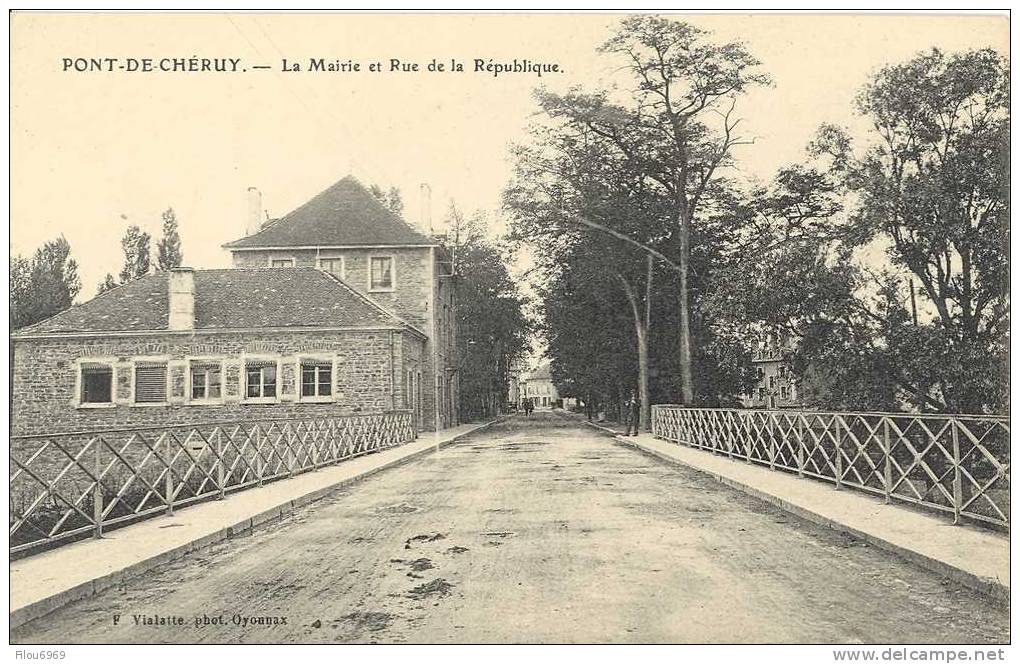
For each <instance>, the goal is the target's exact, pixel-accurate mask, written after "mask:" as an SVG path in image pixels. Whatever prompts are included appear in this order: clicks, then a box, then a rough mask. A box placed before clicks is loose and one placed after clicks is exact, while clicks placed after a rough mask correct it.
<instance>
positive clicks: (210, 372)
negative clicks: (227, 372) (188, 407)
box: [191, 362, 222, 401]
mask: <svg viewBox="0 0 1020 664" xmlns="http://www.w3.org/2000/svg"><path fill="white" fill-rule="evenodd" d="M221 385H222V373H221V369H220V365H219V363H218V362H192V363H191V398H192V400H193V401H201V400H203V399H219V398H220V396H221V395H222V391H221V390H222V387H221Z"/></svg>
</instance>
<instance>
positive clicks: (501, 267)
mask: <svg viewBox="0 0 1020 664" xmlns="http://www.w3.org/2000/svg"><path fill="white" fill-rule="evenodd" d="M449 215H450V218H449V219H448V223H450V225H451V226H453V227H456V228H458V230H459V231H460V232H459V233H458V234H457V236H456V237H454V238H450V239H448V240H447V247H446V248H447V251H448V252H449V253H450V255H451V257H452V256H454V255H455V256H456V269H457V275H458V276H457V286H456V288H457V353H458V354H457V357H458V361H459V365H458V367H457V371H458V373H459V381H460V393H461V402H460V408H461V415H462V417H463V418H464V419H472V418H475V417H480V416H491V415H493V414H495V413H497V412H498V411H499V410H501V409H502V408H504V407H505V405H506V404H505V401H506V396H507V392H508V389H509V376H510V367H511V365H512V364H513V363H514V361H515V360H516V359H518V358H520V357H521V356H522V355H523V354H524V352H525V349H526V347H527V341H528V335H529V332H530V330H529V325H528V321H527V319H526V318H525V316H524V312H523V307H524V300H523V298H521V296H520V295H519V294H518V292H517V287H516V285H515V284H514V281H513V279H512V278H511V277H510V273H509V271H508V270H507V267H506V256H505V255H503V254H501V253H500V251H499V250H498V249H497V248H496V245H495V244H494V243H492V242H489V241H488V240H486V239H485V236H484V232H483V230H484V226H483V220H482V218H481V216H480V215H478V214H476V215H475V216H474V217H473V218H472V219H471V220H469V221H467V222H464V220H463V218H462V216H461V213H460V212H459V211H458V210H457V208H456V206H455V205H453V204H452V203H451V207H450V213H449ZM451 240H452V243H451Z"/></svg>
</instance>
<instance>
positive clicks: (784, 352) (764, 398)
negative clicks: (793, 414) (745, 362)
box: [742, 337, 801, 409]
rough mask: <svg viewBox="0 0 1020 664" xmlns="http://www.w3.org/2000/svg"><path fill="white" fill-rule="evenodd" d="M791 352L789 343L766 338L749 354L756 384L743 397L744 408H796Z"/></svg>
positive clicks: (795, 384)
mask: <svg viewBox="0 0 1020 664" xmlns="http://www.w3.org/2000/svg"><path fill="white" fill-rule="evenodd" d="M792 352H793V349H792V348H791V347H790V344H789V343H788V342H785V341H782V340H777V339H776V338H773V337H769V338H766V339H765V340H764V341H763V342H761V343H759V344H757V345H756V346H755V348H754V349H753V350H752V352H751V366H752V367H753V368H754V372H755V378H756V382H755V385H754V387H753V388H752V390H751V393H750V394H746V395H744V397H743V399H742V400H743V403H744V406H745V407H746V408H766V409H774V408H799V407H800V405H801V403H800V398H799V396H798V394H797V381H796V380H795V378H794V375H793V364H792V362H791V360H790V358H791V355H792Z"/></svg>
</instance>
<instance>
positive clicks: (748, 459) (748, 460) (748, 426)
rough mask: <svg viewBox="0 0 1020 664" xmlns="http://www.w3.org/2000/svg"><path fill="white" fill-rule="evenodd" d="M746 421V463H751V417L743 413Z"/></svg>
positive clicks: (742, 415)
mask: <svg viewBox="0 0 1020 664" xmlns="http://www.w3.org/2000/svg"><path fill="white" fill-rule="evenodd" d="M741 417H742V418H743V420H744V462H745V463H751V424H750V421H751V416H749V415H747V414H746V413H742V414H741Z"/></svg>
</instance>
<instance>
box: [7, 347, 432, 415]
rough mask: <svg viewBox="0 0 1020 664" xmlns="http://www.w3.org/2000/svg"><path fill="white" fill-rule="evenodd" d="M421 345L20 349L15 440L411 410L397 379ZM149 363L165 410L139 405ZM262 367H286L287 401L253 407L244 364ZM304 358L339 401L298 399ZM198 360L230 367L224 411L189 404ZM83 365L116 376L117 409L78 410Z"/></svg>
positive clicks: (281, 396)
mask: <svg viewBox="0 0 1020 664" xmlns="http://www.w3.org/2000/svg"><path fill="white" fill-rule="evenodd" d="M408 342H410V343H408ZM421 343H422V342H421V340H420V338H419V337H417V336H412V335H409V334H408V333H407V332H403V331H400V330H379V331H347V332H279V333H264V334H260V333H258V332H247V333H244V334H226V333H203V332H196V333H194V334H173V333H165V334H162V335H159V336H146V337H92V338H77V339H69V338H60V339H56V338H49V339H19V340H16V341H15V344H14V366H13V384H12V399H11V430H12V434H14V435H19V434H32V433H53V432H60V431H76V430H90V429H98V428H109V427H129V426H159V425H165V424H186V423H194V422H208V421H223V420H252V419H261V418H284V417H324V416H335V415H346V414H353V413H378V412H385V411H389V410H394V409H402V408H403V402H404V397H403V381H400V380H396V378H395V376H397V375H398V374H399V372H400V371H401V367H404V366H405V365H406V361H405V359H404V358H403V357H402V353H403V349H404V348H405V347H414V346H418V347H420V346H421ZM419 354H420V351H419ZM140 358H146V359H147V360H149V361H153V360H155V361H160V362H162V361H164V360H165V361H166V362H167V373H168V380H167V383H168V390H167V403H166V404H135V403H134V395H133V382H134V378H133V376H134V362H136V361H138V360H139V359H140ZM256 358H267V359H272V360H274V361H277V362H278V365H277V366H278V390H277V394H278V398H277V399H276V400H275V401H273V402H272V403H251V402H247V401H246V400H245V399H244V394H243V393H244V373H243V370H244V363H245V360H246V359H256ZM301 358H316V359H323V360H329V361H330V362H331V363H332V365H333V377H332V378H333V381H332V382H333V385H332V390H331V391H332V392H333V394H332V395H331V397H328V398H326V399H325V401H324V402H322V403H317V402H316V403H313V402H310V401H308V400H302V399H301V397H300V396H299V395H300V387H299V382H300V370H299V363H300V360H301ZM196 359H202V360H206V359H208V360H211V361H214V362H221V363H222V397H221V398H220V399H218V400H216V401H215V402H212V403H209V402H201V403H199V402H196V401H192V400H191V398H190V397H191V390H190V374H189V372H190V369H189V367H190V361H191V360H196ZM81 362H97V363H104V364H109V365H110V366H111V367H112V369H113V388H114V389H113V403H112V404H110V405H102V406H98V407H96V406H93V407H87V406H85V407H83V406H81V405H79V403H78V400H79V393H78V390H79V386H78V376H79V366H80V363H81Z"/></svg>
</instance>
